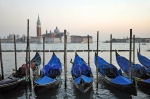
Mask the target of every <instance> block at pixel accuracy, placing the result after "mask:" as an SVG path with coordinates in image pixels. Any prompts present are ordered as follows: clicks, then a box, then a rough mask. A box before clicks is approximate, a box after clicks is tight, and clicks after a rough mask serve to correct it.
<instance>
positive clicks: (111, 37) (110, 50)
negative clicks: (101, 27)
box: [110, 34, 112, 64]
mask: <svg viewBox="0 0 150 99" xmlns="http://www.w3.org/2000/svg"><path fill="white" fill-rule="evenodd" d="M110 64H112V34H110Z"/></svg>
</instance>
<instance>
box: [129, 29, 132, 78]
mask: <svg viewBox="0 0 150 99" xmlns="http://www.w3.org/2000/svg"><path fill="white" fill-rule="evenodd" d="M131 51H132V29H130V51H129V60H130V74H129V78H130V79H132V78H131V77H132V75H131V74H132V73H131V72H132V71H131V68H132V67H131V66H132V62H131V61H132V52H131Z"/></svg>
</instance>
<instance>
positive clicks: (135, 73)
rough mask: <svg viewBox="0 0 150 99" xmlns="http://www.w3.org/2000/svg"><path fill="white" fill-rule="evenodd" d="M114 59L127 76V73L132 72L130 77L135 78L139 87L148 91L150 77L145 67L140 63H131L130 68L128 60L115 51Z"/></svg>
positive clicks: (149, 88)
mask: <svg viewBox="0 0 150 99" xmlns="http://www.w3.org/2000/svg"><path fill="white" fill-rule="evenodd" d="M116 59H117V63H118V65H119V66H120V67H121V69H122V70H123V71H124V72H125V74H126V75H127V76H129V73H132V75H131V78H132V79H135V80H136V82H137V85H138V88H139V89H144V90H149V91H150V77H149V76H148V75H147V72H146V68H145V67H143V66H141V65H140V64H134V63H131V64H132V65H131V69H130V61H129V60H128V59H126V58H125V57H123V56H120V55H119V54H118V53H117V52H116Z"/></svg>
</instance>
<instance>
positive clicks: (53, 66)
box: [41, 54, 62, 76]
mask: <svg viewBox="0 0 150 99" xmlns="http://www.w3.org/2000/svg"><path fill="white" fill-rule="evenodd" d="M61 71H62V66H61V62H60V60H59V58H57V56H56V55H55V54H53V56H52V58H51V59H50V61H49V62H48V64H46V65H45V66H44V67H43V69H42V70H41V74H42V75H43V76H44V75H45V76H51V75H56V76H57V75H60V74H61Z"/></svg>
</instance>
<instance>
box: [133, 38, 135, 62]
mask: <svg viewBox="0 0 150 99" xmlns="http://www.w3.org/2000/svg"><path fill="white" fill-rule="evenodd" d="M133 63H134V64H135V35H133Z"/></svg>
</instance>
